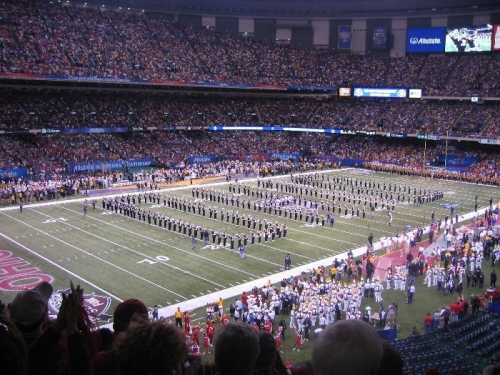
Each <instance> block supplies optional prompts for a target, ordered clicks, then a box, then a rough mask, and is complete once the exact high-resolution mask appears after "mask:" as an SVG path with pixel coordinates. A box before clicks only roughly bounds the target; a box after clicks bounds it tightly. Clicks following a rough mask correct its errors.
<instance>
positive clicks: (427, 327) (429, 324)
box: [424, 313, 433, 334]
mask: <svg viewBox="0 0 500 375" xmlns="http://www.w3.org/2000/svg"><path fill="white" fill-rule="evenodd" d="M432 321H433V319H432V316H431V314H430V313H427V315H426V316H425V318H424V334H426V333H430V332H431V328H432Z"/></svg>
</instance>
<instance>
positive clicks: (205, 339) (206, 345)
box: [201, 330, 212, 355]
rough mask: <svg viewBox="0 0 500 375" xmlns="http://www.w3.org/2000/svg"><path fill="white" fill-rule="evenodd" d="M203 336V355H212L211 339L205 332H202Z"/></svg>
mask: <svg viewBox="0 0 500 375" xmlns="http://www.w3.org/2000/svg"><path fill="white" fill-rule="evenodd" d="M201 334H202V335H203V355H205V354H206V353H208V354H212V353H210V339H209V337H208V336H207V335H206V334H205V332H204V331H203V330H202V332H201Z"/></svg>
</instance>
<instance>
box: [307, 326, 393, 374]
mask: <svg viewBox="0 0 500 375" xmlns="http://www.w3.org/2000/svg"><path fill="white" fill-rule="evenodd" d="M383 353H384V349H383V346H382V340H381V339H380V337H379V336H378V335H377V331H375V328H373V327H372V326H371V325H369V324H368V323H366V322H363V321H362V320H342V321H339V322H335V323H333V324H330V325H329V326H327V327H326V328H325V329H324V330H323V331H322V332H321V333H320V334H319V335H318V338H317V339H316V341H315V342H314V348H313V353H312V366H313V370H314V374H315V375H374V374H377V371H378V369H379V367H380V361H381V359H382V356H383Z"/></svg>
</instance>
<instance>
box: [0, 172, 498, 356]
mask: <svg viewBox="0 0 500 375" xmlns="http://www.w3.org/2000/svg"><path fill="white" fill-rule="evenodd" d="M323 173H325V176H329V177H330V178H333V177H334V176H341V177H348V178H353V179H358V180H359V181H361V180H363V181H364V180H371V181H373V182H376V183H377V184H378V183H379V182H380V184H381V186H382V185H383V184H384V183H386V185H387V186H388V185H389V184H396V185H402V186H405V185H411V187H412V189H413V188H416V189H417V190H419V189H424V188H425V189H438V190H442V191H443V192H444V198H443V199H442V200H438V201H436V202H434V203H427V204H424V205H422V206H417V205H414V204H398V205H397V206H396V209H395V211H394V221H393V225H392V226H389V225H388V218H387V215H386V213H385V212H382V211H377V212H376V215H375V217H374V218H371V217H370V215H369V212H367V217H366V218H365V219H362V218H357V217H351V215H350V205H349V215H348V216H344V215H343V214H344V212H343V210H342V215H338V214H337V213H336V215H335V217H336V221H335V224H334V226H333V227H330V226H329V225H326V226H325V227H322V226H321V225H319V226H308V225H305V224H304V223H300V222H297V221H294V220H289V219H284V218H283V217H279V216H275V215H274V214H273V213H271V214H263V213H256V212H255V211H254V210H253V206H252V208H251V209H250V210H248V209H243V208H241V207H240V208H238V211H239V212H240V214H246V215H252V216H253V215H255V216H256V217H257V218H261V219H262V220H264V219H266V220H269V221H272V222H274V221H276V220H278V221H279V222H280V223H286V225H287V226H288V234H287V237H286V239H279V240H278V239H277V240H275V241H268V242H263V243H261V244H255V245H248V246H247V247H246V258H245V259H244V260H241V259H240V258H239V255H238V252H237V250H230V249H229V248H227V247H226V248H223V247H222V246H208V247H206V248H203V243H202V241H200V240H198V241H197V243H196V248H195V250H191V240H190V238H189V236H188V235H183V234H182V233H174V232H172V231H168V230H165V229H163V228H159V227H158V226H155V225H153V224H151V225H149V224H148V223H147V221H146V222H143V221H139V220H137V219H132V218H130V217H126V216H124V215H120V214H115V213H112V212H110V211H109V210H103V209H102V205H101V197H96V199H97V205H96V209H95V210H94V209H92V207H91V206H90V205H89V208H88V213H87V215H86V216H84V215H83V203H82V201H83V198H84V197H81V196H80V197H77V198H75V199H72V200H65V201H48V202H46V204H45V203H40V204H27V205H25V206H24V209H23V212H22V213H21V212H20V210H19V208H18V207H5V208H2V209H1V211H0V228H1V236H0V249H2V250H3V251H2V253H1V254H2V258H0V262H1V263H0V266H1V265H2V264H4V265H5V264H14V265H15V267H11V268H9V270H8V271H5V270H4V272H3V274H2V273H0V299H1V300H3V301H7V302H9V301H11V300H12V299H13V298H14V296H15V291H14V290H13V289H16V288H17V289H18V288H20V287H26V286H29V284H30V283H32V284H35V283H37V282H39V281H40V280H42V279H47V278H50V279H52V283H53V285H54V289H55V290H58V289H66V288H67V287H68V285H69V281H70V280H73V282H75V283H80V284H81V285H82V286H83V287H84V288H85V293H88V294H95V295H96V296H102V297H107V298H109V299H108V302H109V303H110V306H109V309H107V314H111V313H112V311H113V309H114V306H116V304H117V303H118V302H120V301H122V300H125V299H127V298H131V297H136V298H139V299H141V300H143V301H144V302H145V303H146V305H147V306H153V305H155V304H159V305H161V306H172V307H175V306H176V304H178V303H181V302H185V301H189V300H192V299H194V298H197V297H201V296H204V295H207V294H209V293H214V292H216V293H222V292H223V291H225V290H226V289H228V288H233V289H231V290H238V286H239V285H243V284H245V283H251V282H252V281H254V280H259V279H262V278H267V277H271V275H274V274H276V273H278V272H280V271H282V269H283V260H284V257H285V255H286V253H290V254H291V256H292V259H293V267H297V266H306V265H307V264H309V263H312V262H315V261H320V260H321V259H325V258H329V257H332V256H335V255H336V254H341V253H345V252H346V251H348V250H350V249H357V248H360V247H362V246H365V245H366V242H367V236H368V234H369V233H370V232H373V234H374V236H375V239H376V240H377V239H378V238H380V237H383V236H387V235H390V234H393V233H395V232H398V231H403V230H404V229H405V228H406V226H408V225H409V226H411V227H412V228H415V227H420V226H423V225H427V224H428V223H429V221H430V214H431V212H432V211H434V212H435V215H436V219H438V218H443V217H444V216H445V215H446V214H449V212H450V211H449V208H445V207H443V206H441V204H442V203H449V204H459V206H458V207H457V208H456V209H455V212H456V213H458V214H459V217H460V216H461V215H462V213H466V212H470V211H473V208H474V196H475V195H476V194H477V195H478V203H479V207H480V208H484V207H486V206H487V204H488V200H489V199H490V198H492V199H493V201H494V202H499V201H500V189H498V188H496V187H490V186H482V185H471V184H465V183H459V182H451V181H442V180H431V179H420V178H413V177H406V176H397V175H390V174H379V173H372V172H369V171H364V170H355V169H353V170H333V171H326V172H324V171H322V172H321V174H319V178H321V175H322V174H323ZM273 179H283V180H285V181H290V177H289V176H282V177H273ZM240 182H241V183H242V184H245V185H248V186H251V187H255V188H256V187H257V182H256V180H255V179H248V180H241V181H240ZM194 186H198V187H199V188H200V189H201V188H205V189H213V190H214V192H219V191H220V192H224V193H228V192H229V190H228V184H227V183H216V184H212V185H208V184H195V185H194ZM148 192H149V191H148ZM129 193H130V194H136V190H130V191H129V192H125V193H123V195H125V196H126V195H127V194H129ZM161 193H162V194H164V195H165V194H168V195H169V196H171V197H185V198H187V199H188V200H189V199H192V187H191V186H187V187H177V188H170V189H165V190H162V191H161ZM120 195H121V194H120ZM246 198H247V199H248V198H250V199H252V197H246ZM314 200H316V198H314ZM317 200H318V201H321V200H323V201H326V199H325V198H323V199H320V198H317ZM330 200H331V196H330ZM206 205H207V207H208V206H216V207H218V211H219V215H220V211H221V208H223V207H224V209H225V211H228V210H229V211H230V210H233V209H234V210H236V208H235V207H231V206H230V203H229V206H225V205H223V204H219V203H215V202H206ZM140 207H141V208H144V209H150V210H152V211H155V212H159V213H161V214H165V215H169V216H171V217H173V218H177V219H181V220H185V221H188V222H189V221H190V222H191V223H194V224H199V225H201V226H205V227H208V228H212V229H214V230H221V231H222V230H225V231H227V233H246V234H249V233H250V230H249V229H247V228H243V227H242V226H236V225H233V224H232V223H231V221H229V223H226V222H225V221H224V222H221V220H220V216H219V217H218V218H217V219H213V218H212V219H210V218H209V217H208V214H207V216H205V217H203V216H202V215H198V214H192V213H187V212H183V211H180V210H175V209H169V208H166V207H164V206H163V201H161V202H160V204H159V205H158V204H152V203H147V204H145V203H144V201H142V203H141V205H140ZM337 207H338V206H337ZM9 208H10V209H9ZM480 212H482V211H480ZM323 214H325V215H326V212H323ZM464 224H468V221H467V222H464ZM210 241H211V238H210ZM9 262H10V263H9ZM325 265H326V266H328V265H329V264H325ZM292 272H293V268H292ZM488 274H489V273H488ZM422 282H423V280H422V281H420V280H417V283H416V285H417V294H416V296H415V301H416V303H415V304H413V305H411V308H410V307H409V306H406V305H405V304H404V303H403V302H404V301H405V296H404V295H403V294H401V292H396V291H385V292H384V301H394V302H400V306H401V308H400V311H399V315H398V324H399V325H400V327H401V334H402V335H403V336H404V335H407V334H408V332H409V331H410V330H411V327H412V326H413V325H417V324H418V325H421V321H422V319H423V317H424V315H425V313H426V312H427V311H430V312H431V313H432V312H433V310H434V309H435V308H437V307H438V306H440V305H441V304H442V303H443V302H447V301H451V299H453V298H454V297H453V296H450V297H447V298H446V299H444V298H443V296H442V295H441V294H438V293H437V292H435V291H434V290H432V291H428V290H427V288H425V290H424V287H423V285H422ZM242 288H243V287H242ZM241 291H243V290H241ZM239 294H240V292H237V293H234V294H233V295H239ZM225 299H226V301H227V303H225V307H226V308H227V307H228V306H229V302H230V301H233V300H234V298H230V297H229V296H228V297H226V298H225ZM214 302H215V301H214ZM102 303H104V302H102V300H99V301H97V300H96V301H95V305H96V309H97V310H98V308H101V311H102V310H103V307H102V306H101V305H100V304H102ZM200 307H201V306H200ZM374 307H375V306H374ZM97 310H96V311H97ZM203 310H204V308H201V309H198V310H194V314H195V316H194V319H195V320H196V319H202V317H203V315H204V314H203ZM104 316H105V315H104ZM105 317H106V316H105ZM289 337H290V338H291V335H289ZM291 341H292V340H288V341H287V343H286V344H285V345H290V346H291ZM306 345H307V344H306ZM302 357H304V358H308V351H307V350H306V351H305V352H304V353H303V352H301V353H300V355H299V354H294V357H293V358H294V359H296V360H297V359H298V360H300V359H301V358H302Z"/></svg>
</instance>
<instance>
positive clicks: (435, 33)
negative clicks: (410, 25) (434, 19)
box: [406, 27, 446, 53]
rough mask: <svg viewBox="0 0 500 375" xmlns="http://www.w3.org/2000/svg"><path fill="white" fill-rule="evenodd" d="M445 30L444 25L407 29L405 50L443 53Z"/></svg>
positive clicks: (409, 51)
mask: <svg viewBox="0 0 500 375" xmlns="http://www.w3.org/2000/svg"><path fill="white" fill-rule="evenodd" d="M445 31H446V29H445V28H444V27H429V28H425V29H408V31H407V34H406V52H408V53H443V52H444V43H445Z"/></svg>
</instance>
